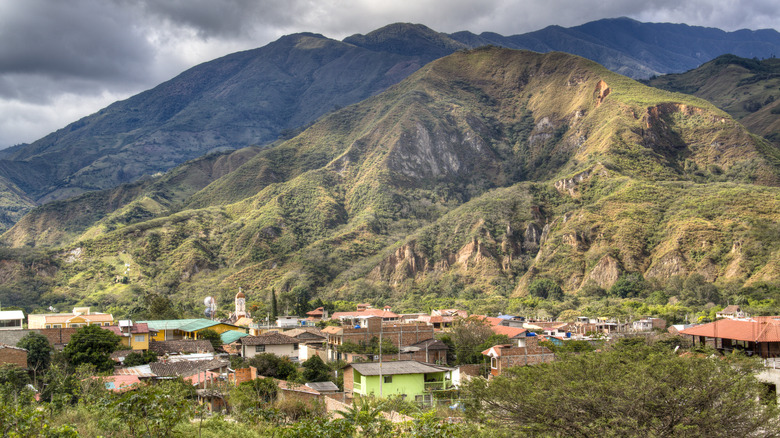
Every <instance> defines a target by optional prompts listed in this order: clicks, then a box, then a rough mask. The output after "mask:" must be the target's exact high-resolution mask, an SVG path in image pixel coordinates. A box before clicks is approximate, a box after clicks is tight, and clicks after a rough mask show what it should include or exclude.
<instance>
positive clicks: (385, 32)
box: [344, 23, 467, 60]
mask: <svg viewBox="0 0 780 438" xmlns="http://www.w3.org/2000/svg"><path fill="white" fill-rule="evenodd" d="M344 42H345V43H349V44H353V45H356V46H358V47H363V48H366V49H369V50H374V51H379V52H389V53H395V54H399V55H405V56H414V55H418V56H422V57H423V59H429V60H432V59H435V58H440V57H442V56H446V55H449V54H450V53H452V52H454V51H455V50H459V49H465V48H467V46H466V45H465V44H463V43H460V42H458V41H455V40H454V39H452V38H450V37H449V36H448V35H447V34H444V33H440V32H436V31H434V30H433V29H431V28H429V27H427V26H425V25H422V24H413V23H393V24H388V25H387V26H384V27H382V28H379V29H377V30H375V31H372V32H369V33H368V34H366V35H362V34H355V35H352V36H349V37H347V38H344Z"/></svg>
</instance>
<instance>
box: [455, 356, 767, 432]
mask: <svg viewBox="0 0 780 438" xmlns="http://www.w3.org/2000/svg"><path fill="white" fill-rule="evenodd" d="M729 359H731V360H729ZM754 366H755V364H752V365H751V364H750V363H748V361H747V360H746V359H741V360H736V359H734V358H722V357H714V356H709V355H696V354H691V353H686V355H680V356H678V355H677V354H675V353H674V352H672V351H671V350H669V349H667V348H665V347H659V348H653V347H650V346H647V345H642V344H640V345H636V344H635V345H631V344H622V345H621V346H619V348H615V349H612V350H610V351H606V352H600V353H595V352H594V353H582V354H579V355H563V356H562V357H561V358H560V360H557V361H555V362H552V363H547V364H543V365H537V366H529V367H518V368H512V369H510V370H508V371H507V372H505V373H504V374H502V375H500V376H497V377H495V378H493V379H492V380H490V381H487V380H485V379H473V380H472V381H471V382H469V383H468V384H466V386H465V390H464V399H465V400H468V402H467V415H468V416H469V417H471V418H472V419H474V420H477V421H480V422H482V423H483V424H486V425H489V426H490V427H496V428H502V427H503V428H506V427H509V428H512V430H513V431H515V433H520V434H526V435H534V434H542V435H544V436H566V437H589V436H624V437H633V436H641V437H668V436H675V437H699V436H710V437H733V436H740V437H749V436H764V435H766V434H767V433H769V432H771V433H772V434H774V433H776V431H777V430H778V409H777V405H776V403H775V402H774V395H772V396H771V397H768V398H770V399H772V400H771V401H766V399H767V397H765V395H766V387H765V386H764V385H763V384H761V383H760V382H758V381H757V380H756V378H755V376H754ZM773 436H774V435H773Z"/></svg>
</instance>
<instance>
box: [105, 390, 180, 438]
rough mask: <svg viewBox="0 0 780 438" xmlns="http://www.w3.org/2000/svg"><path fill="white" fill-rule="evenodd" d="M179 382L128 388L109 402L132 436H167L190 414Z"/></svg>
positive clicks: (114, 413) (115, 414)
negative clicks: (128, 389)
mask: <svg viewBox="0 0 780 438" xmlns="http://www.w3.org/2000/svg"><path fill="white" fill-rule="evenodd" d="M182 385H184V383H182V382H162V383H158V384H156V385H144V386H141V387H139V388H137V389H135V390H133V391H127V392H125V393H123V394H122V395H121V396H119V397H117V398H116V399H114V400H113V401H112V402H111V403H110V405H109V406H110V410H111V412H112V413H113V415H114V416H115V417H116V418H117V419H119V420H120V421H121V423H122V424H123V426H124V427H125V428H126V431H127V433H129V434H130V435H131V436H135V437H141V436H144V437H166V436H169V433H170V431H171V430H172V429H173V428H174V427H175V426H176V425H177V424H179V423H181V422H183V421H187V420H189V418H190V417H191V416H192V402H191V401H190V400H188V399H187V396H188V395H189V394H188V392H189V390H184V388H183V386H182Z"/></svg>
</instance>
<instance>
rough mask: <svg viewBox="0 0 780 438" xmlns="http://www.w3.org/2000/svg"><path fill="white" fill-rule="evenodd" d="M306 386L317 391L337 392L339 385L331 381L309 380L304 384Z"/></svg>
mask: <svg viewBox="0 0 780 438" xmlns="http://www.w3.org/2000/svg"><path fill="white" fill-rule="evenodd" d="M306 386H308V387H309V388H311V389H313V390H315V391H317V392H337V391H338V390H339V387H338V386H337V385H336V384H335V383H333V382H331V381H327V382H309V383H307V384H306Z"/></svg>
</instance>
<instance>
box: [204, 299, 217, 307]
mask: <svg viewBox="0 0 780 438" xmlns="http://www.w3.org/2000/svg"><path fill="white" fill-rule="evenodd" d="M203 305H204V306H206V307H211V306H212V305H214V297H206V299H205V300H203Z"/></svg>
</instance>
